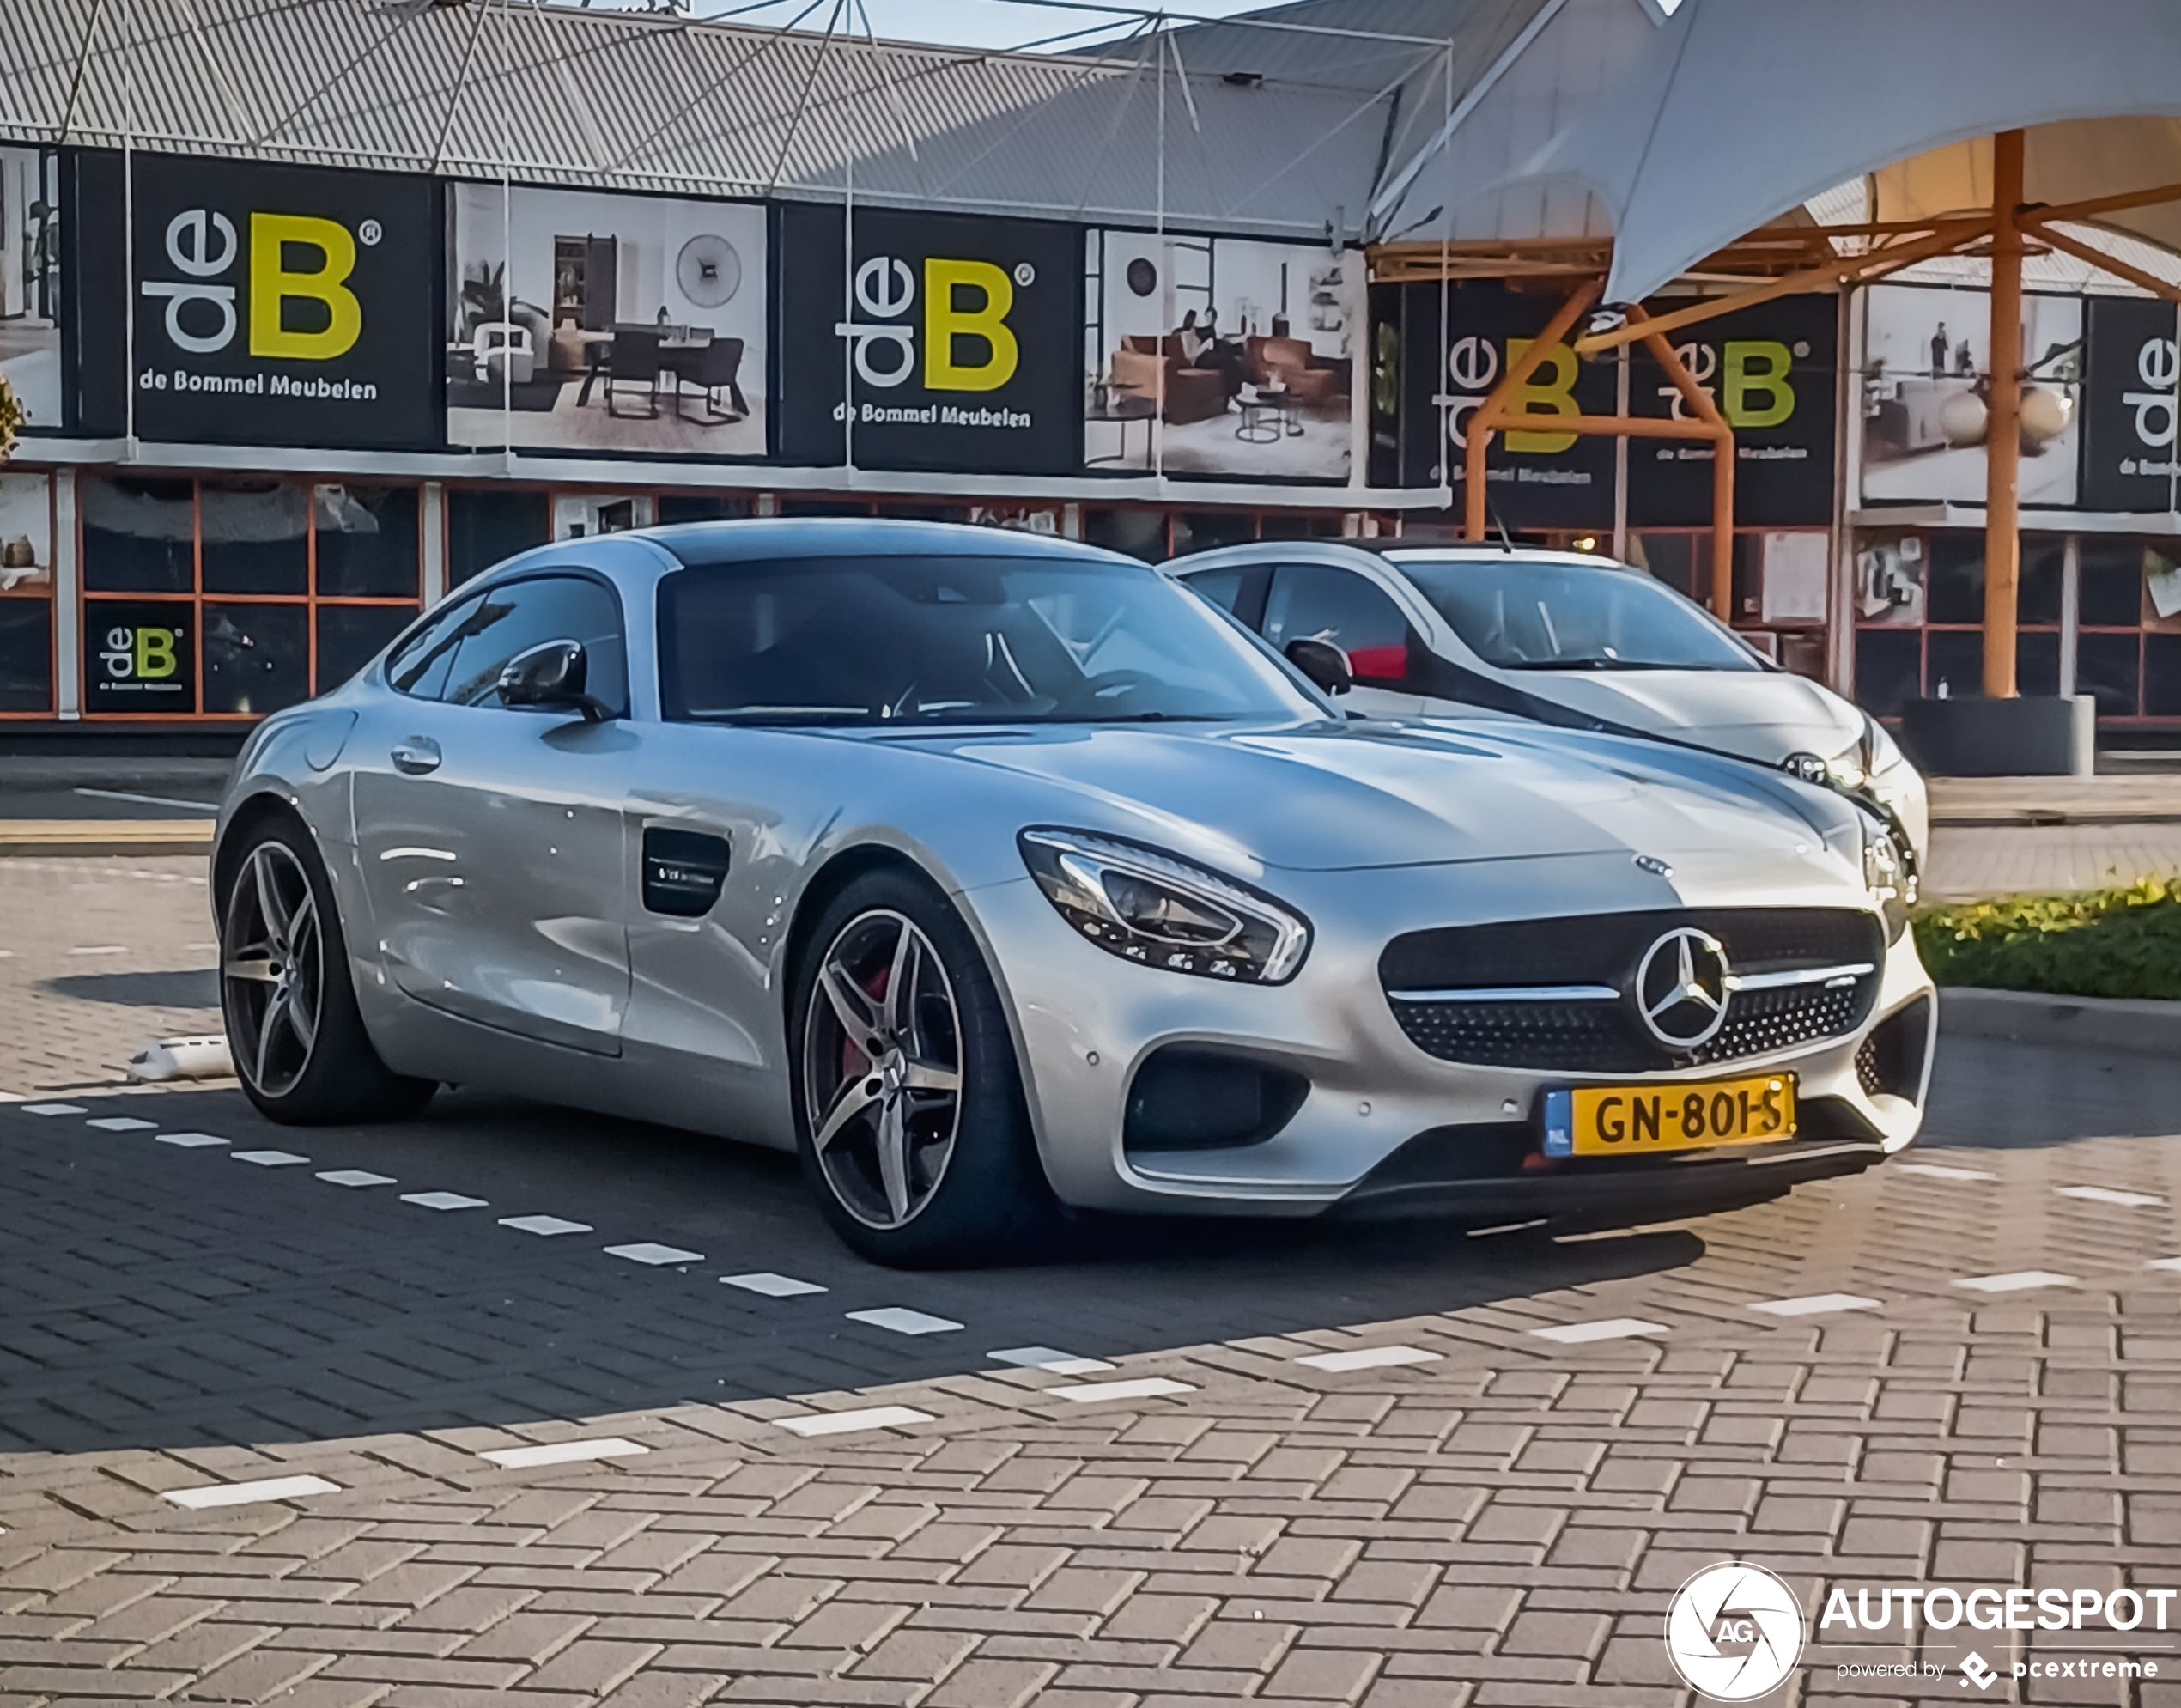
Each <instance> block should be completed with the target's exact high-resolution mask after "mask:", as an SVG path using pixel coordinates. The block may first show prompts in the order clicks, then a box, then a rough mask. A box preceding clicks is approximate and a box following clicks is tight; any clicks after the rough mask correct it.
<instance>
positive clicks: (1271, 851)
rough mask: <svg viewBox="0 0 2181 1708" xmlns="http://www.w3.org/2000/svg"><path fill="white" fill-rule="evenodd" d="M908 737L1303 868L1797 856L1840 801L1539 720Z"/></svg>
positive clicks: (1175, 836)
mask: <svg viewBox="0 0 2181 1708" xmlns="http://www.w3.org/2000/svg"><path fill="white" fill-rule="evenodd" d="M880 739H890V740H900V739H902V738H901V737H890V738H880ZM905 745H906V744H905ZM914 745H915V746H916V747H918V748H920V749H922V750H924V751H927V752H928V751H933V750H935V749H936V750H939V751H945V752H946V753H949V754H951V756H952V757H956V758H957V759H960V760H963V761H967V762H969V763H975V764H977V765H979V766H984V767H991V768H994V769H1000V770H1005V771H1010V772H1013V773H1015V774H1017V775H1020V776H1022V777H1024V778H1025V779H1033V778H1034V779H1036V780H1038V781H1042V782H1043V783H1046V784H1048V785H1051V786H1053V787H1054V788H1055V789H1057V790H1060V791H1065V792H1066V793H1072V794H1075V795H1077V796H1078V797H1088V798H1090V799H1086V800H1085V801H1084V805H1082V806H1081V807H1078V808H1077V809H1075V818H1076V822H1077V823H1078V825H1079V826H1081V827H1082V828H1088V829H1102V830H1108V831H1111V832H1118V833H1121V834H1130V835H1134V836H1140V837H1143V838H1145V839H1146V840H1152V841H1158V842H1164V843H1165V844H1166V845H1168V846H1169V847H1176V848H1189V847H1192V846H1194V847H1195V848H1198V849H1199V850H1200V851H1203V852H1204V853H1206V854H1207V855H1212V854H1217V853H1218V852H1222V851H1225V850H1237V851H1239V852H1241V853H1242V854H1246V855H1248V857H1249V858H1250V859H1252V860H1255V861H1258V862H1261V863H1262V864H1264V865H1266V866H1277V867H1286V868H1289V869H1292V870H1297V871H1341V870H1349V869H1355V868H1362V867H1370V866H1417V865H1428V864H1437V863H1441V862H1447V861H1455V860H1508V859H1522V858H1528V857H1536V856H1544V855H1561V854H1598V853H1610V852H1616V851H1622V850H1625V851H1627V852H1628V853H1630V854H1653V855H1656V856H1658V857H1660V858H1662V859H1668V860H1670V859H1672V858H1673V857H1674V855H1676V854H1694V853H1698V852H1701V853H1704V854H1718V853H1720V852H1721V851H1722V850H1736V849H1739V850H1742V851H1745V852H1747V854H1753V855H1760V856H1761V855H1763V854H1779V855H1782V856H1783V857H1794V856H1799V855H1801V854H1804V853H1807V851H1808V849H1809V848H1810V846H1811V845H1812V844H1813V842H1822V841H1824V840H1826V835H1827V829H1826V827H1827V826H1828V825H1833V824H1834V821H1835V819H1836V818H1838V813H1839V811H1840V810H1841V809H1839V808H1838V806H1835V807H1832V808H1831V809H1828V807H1827V805H1826V802H1827V801H1830V800H1832V797H1830V796H1825V795H1823V794H1822V793H1821V792H1820V791H1816V790H1810V789H1806V788H1805V787H1803V786H1802V785H1800V784H1797V783H1795V782H1793V781H1791V780H1789V779H1788V778H1787V777H1785V776H1784V775H1772V774H1768V773H1766V772H1765V771H1763V770H1760V769H1757V768H1756V767H1753V766H1750V765H1747V764H1743V763H1737V762H1735V761H1732V760H1724V759H1719V758H1716V757H1713V756H1711V755H1710V754H1705V753H1698V752H1692V751H1684V750H1678V749H1671V748H1651V747H1648V746H1646V745H1645V744H1643V743H1642V742H1640V741H1636V740H1631V739H1625V738H1619V737H1610V736H1595V735H1589V734H1583V733H1577V732H1568V731H1558V730H1547V729H1541V728H1537V727H1535V726H1514V727H1512V728H1510V729H1507V730H1500V729H1497V728H1495V729H1493V730H1491V731H1489V732H1484V731H1480V730H1479V729H1478V728H1477V726H1473V725H1465V726H1452V725H1437V724H1433V723H1431V722H1430V721H1428V720H1405V721H1398V722H1397V721H1393V720H1386V721H1379V720H1358V721H1353V722H1349V723H1346V724H1333V723H1326V724H1315V725H1306V726H1291V727H1282V728H1276V729H1263V728H1256V729H1232V730H1218V731H1216V732H1211V733H1207V732H1206V731H1205V729H1204V728H1203V726H1197V727H1194V728H1193V729H1191V730H1190V731H1188V732H1186V733H1185V732H1182V731H1179V730H1174V729H1157V728H1141V727H1139V728H1125V727H1115V726H1094V727H1085V726H1067V727H1065V728H1053V729H1037V730H1030V731H1019V730H1018V731H1011V732H977V733H971V732H963V733H961V734H958V735H957V734H952V733H949V734H947V735H945V736H941V735H939V734H937V733H936V732H933V733H932V734H925V735H920V736H918V737H916V738H914ZM1806 796H1807V797H1814V799H1804V798H1803V797H1806ZM1030 810H1032V811H1040V812H1046V811H1051V812H1054V813H1062V812H1066V811H1068V808H1067V805H1066V802H1065V801H1064V800H1061V799H1054V800H1051V801H1049V802H1048V805H1043V806H1036V807H1032V808H1031V809H1030ZM1835 828H1837V826H1835ZM1215 845H1217V846H1216V847H1215Z"/></svg>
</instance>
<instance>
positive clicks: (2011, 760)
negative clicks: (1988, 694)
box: [1901, 694, 2097, 777]
mask: <svg viewBox="0 0 2181 1708" xmlns="http://www.w3.org/2000/svg"><path fill="white" fill-rule="evenodd" d="M1901 745H1902V746H1903V747H1905V748H1906V749H1907V750H1908V756H1909V757H1910V758H1911V759H1912V760H1914V761H1915V762H1916V765H1917V769H1919V770H1921V771H1923V772H1924V773H1925V774H1926V775H1930V776H1935V777H2069V776H2088V775H2090V773H2091V771H2092V770H2093V769H2094V762H2095V757H2096V752H2097V702H2095V701H2093V699H2092V698H2091V697H2090V696H2088V695H2087V694H2077V695H2075V696H2071V697H2069V698H2068V699H2064V700H2063V699H2061V698H2059V697H2058V696H2046V697H2040V698H2029V699H2020V700H1986V699H1982V698H1979V697H1977V696H1970V697H1967V698H1964V699H1959V700H1911V701H1910V702H1908V703H1907V704H1906V705H1905V706H1903V707H1902V708H1901Z"/></svg>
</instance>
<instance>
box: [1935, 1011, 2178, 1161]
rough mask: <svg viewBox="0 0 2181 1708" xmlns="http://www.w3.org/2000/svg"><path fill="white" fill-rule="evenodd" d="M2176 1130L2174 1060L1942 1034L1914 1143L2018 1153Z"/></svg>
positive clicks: (2154, 1135) (2151, 1136) (2159, 1136)
mask: <svg viewBox="0 0 2181 1708" xmlns="http://www.w3.org/2000/svg"><path fill="white" fill-rule="evenodd" d="M2172 1134H2181V1061H2174V1060H2172V1059H2169V1058H2167V1057H2165V1056H2160V1055H2119V1054H2113V1053H2107V1052H2104V1051H2099V1050H2091V1049H2083V1048H2082V1047H2081V1046H2080V1045H2074V1046H2069V1047H2068V1048H2064V1049H2061V1048H2051V1049H2047V1048H2044V1047H2042V1046H2039V1045H2035V1044H2022V1043H2015V1042H2001V1041H1998V1040H1994V1039H1985V1038H1951V1039H1949V1038H1941V1040H1940V1043H1939V1054H1938V1058H1937V1060H1936V1061H1935V1062H1934V1063H1933V1065H1932V1074H1931V1095H1930V1100H1929V1108H1928V1112H1927V1113H1926V1115H1925V1117H1924V1123H1923V1135H1922V1137H1921V1138H1920V1139H1919V1140H1917V1144H1918V1146H1919V1147H1921V1148H1923V1149H1926V1150H1932V1149H1937V1150H1949V1149H1971V1150H1996V1151H2020V1150H2041V1149H2047V1148H2050V1147H2051V1146H2058V1145H2072V1144H2075V1143H2078V1142H2080V1141H2081V1140H2085V1139H2088V1138H2099V1139H2163V1138H2166V1137H2169V1136H2171V1135H2172Z"/></svg>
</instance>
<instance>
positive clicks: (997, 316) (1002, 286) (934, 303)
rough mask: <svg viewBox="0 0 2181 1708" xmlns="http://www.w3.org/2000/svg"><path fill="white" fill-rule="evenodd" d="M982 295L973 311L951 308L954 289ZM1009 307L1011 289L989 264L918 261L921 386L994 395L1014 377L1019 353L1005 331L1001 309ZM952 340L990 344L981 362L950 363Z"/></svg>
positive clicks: (934, 259)
mask: <svg viewBox="0 0 2181 1708" xmlns="http://www.w3.org/2000/svg"><path fill="white" fill-rule="evenodd" d="M957 289H969V290H976V291H982V292H983V293H984V301H983V303H982V304H981V305H980V306H979V307H975V308H967V309H965V308H957V307H955V302H954V293H955V292H956V290H957ZM1014 306H1015V287H1014V286H1013V285H1012V283H1009V282H1008V278H1007V275H1006V274H1005V273H1003V272H1001V271H1000V270H999V268H997V267H995V266H993V264H992V263H991V262H989V261H952V260H943V259H941V258H939V257H938V256H936V255H933V256H928V257H926V259H925V262H924V384H925V386H926V389H927V390H930V391H933V392H996V391H998V390H999V388H1000V387H1001V386H1005V384H1006V383H1007V382H1008V381H1009V380H1012V379H1013V378H1014V377H1015V366H1016V363H1017V362H1018V360H1019V359H1020V356H1021V351H1020V350H1018V348H1017V346H1016V343H1015V335H1014V334H1013V333H1012V332H1011V331H1008V330H1007V311H1008V310H1009V309H1010V308H1012V307H1014ZM957 338H981V339H983V340H984V341H985V343H987V344H988V345H989V346H991V355H990V356H989V358H988V359H987V360H986V361H984V362H979V363H976V364H975V365H970V364H968V363H957V362H956V361H955V359H954V341H955V340H956V339H957Z"/></svg>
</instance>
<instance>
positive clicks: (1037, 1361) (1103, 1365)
mask: <svg viewBox="0 0 2181 1708" xmlns="http://www.w3.org/2000/svg"><path fill="white" fill-rule="evenodd" d="M985 1356H986V1357H987V1358H990V1359H991V1360H992V1361H993V1363H994V1364H1012V1365H1014V1366H1015V1367H1016V1368H1017V1369H1018V1370H1049V1371H1052V1372H1053V1373H1054V1375H1055V1376H1090V1375H1092V1374H1094V1373H1095V1372H1097V1371H1101V1370H1111V1369H1112V1368H1113V1366H1112V1365H1109V1364H1108V1363H1107V1362H1106V1361H1105V1360H1104V1359H1103V1358H1077V1357H1076V1356H1075V1355H1074V1354H1073V1353H1072V1352H1055V1351H1054V1349H1053V1348H1052V1347H1050V1346H1009V1347H1007V1348H1006V1349H1005V1351H1004V1352H987V1353H986V1354H985Z"/></svg>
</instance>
